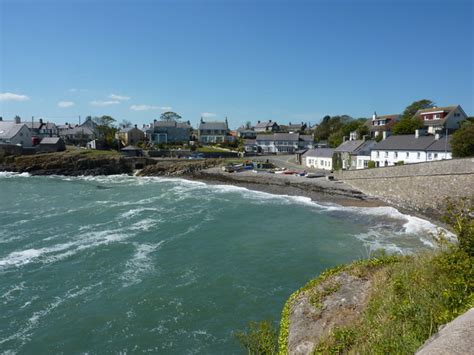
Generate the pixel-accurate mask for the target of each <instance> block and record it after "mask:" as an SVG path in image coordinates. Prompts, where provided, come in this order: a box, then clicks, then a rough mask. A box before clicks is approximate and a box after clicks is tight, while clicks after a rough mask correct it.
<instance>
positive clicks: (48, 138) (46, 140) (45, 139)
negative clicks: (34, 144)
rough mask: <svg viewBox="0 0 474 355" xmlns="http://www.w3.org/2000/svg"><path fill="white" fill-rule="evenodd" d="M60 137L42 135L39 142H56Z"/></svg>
mask: <svg viewBox="0 0 474 355" xmlns="http://www.w3.org/2000/svg"><path fill="white" fill-rule="evenodd" d="M60 139H61V138H59V137H44V138H43V139H42V140H41V142H40V144H57V143H58V142H59V140H60Z"/></svg>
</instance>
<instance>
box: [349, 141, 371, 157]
mask: <svg viewBox="0 0 474 355" xmlns="http://www.w3.org/2000/svg"><path fill="white" fill-rule="evenodd" d="M375 143H376V142H375V141H365V142H364V143H363V144H361V145H360V146H359V147H358V148H356V149H355V150H354V152H353V154H355V155H370V151H371V149H372V147H373V146H374V145H375Z"/></svg>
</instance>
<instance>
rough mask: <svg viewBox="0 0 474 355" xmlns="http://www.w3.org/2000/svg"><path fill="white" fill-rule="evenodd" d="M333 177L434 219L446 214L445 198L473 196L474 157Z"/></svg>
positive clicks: (350, 172) (347, 173) (342, 172)
mask: <svg viewBox="0 0 474 355" xmlns="http://www.w3.org/2000/svg"><path fill="white" fill-rule="evenodd" d="M334 175H335V177H336V178H337V179H339V180H342V181H344V182H346V183H347V184H349V185H351V186H352V187H354V188H357V189H359V190H361V191H362V192H364V193H366V194H368V195H371V196H374V197H378V198H380V199H381V200H384V201H386V202H388V203H390V204H393V205H395V206H398V207H400V208H404V209H409V210H413V211H417V212H419V213H421V214H423V215H429V216H433V217H435V218H439V217H440V216H442V215H443V214H444V212H445V207H446V198H451V199H459V198H462V197H471V198H472V197H474V158H463V159H452V160H441V161H433V162H425V163H418V164H407V165H401V166H391V167H383V168H374V169H364V170H348V171H337V172H335V174H334Z"/></svg>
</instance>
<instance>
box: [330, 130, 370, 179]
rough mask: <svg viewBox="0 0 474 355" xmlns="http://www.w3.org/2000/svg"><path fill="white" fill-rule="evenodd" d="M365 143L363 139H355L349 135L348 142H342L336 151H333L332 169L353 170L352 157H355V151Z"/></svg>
mask: <svg viewBox="0 0 474 355" xmlns="http://www.w3.org/2000/svg"><path fill="white" fill-rule="evenodd" d="M364 143H365V140H363V139H356V137H355V136H354V135H352V134H351V137H350V139H349V140H346V141H344V142H342V143H341V144H340V145H339V146H338V147H337V148H336V149H334V159H335V163H334V169H336V170H337V169H344V170H346V169H351V168H355V164H353V162H352V160H353V157H354V156H357V151H358V149H360V148H361V147H362V145H363V144H364Z"/></svg>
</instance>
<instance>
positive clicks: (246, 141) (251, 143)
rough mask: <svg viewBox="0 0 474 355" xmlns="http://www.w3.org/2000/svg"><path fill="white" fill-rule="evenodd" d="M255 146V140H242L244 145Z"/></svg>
mask: <svg viewBox="0 0 474 355" xmlns="http://www.w3.org/2000/svg"><path fill="white" fill-rule="evenodd" d="M255 144H257V140H256V139H244V145H255Z"/></svg>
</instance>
